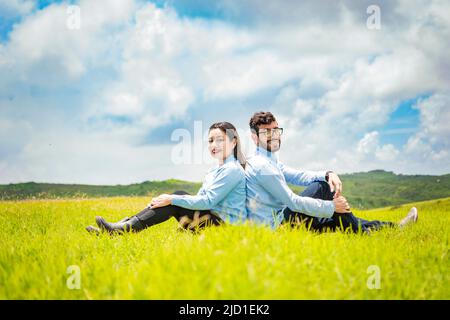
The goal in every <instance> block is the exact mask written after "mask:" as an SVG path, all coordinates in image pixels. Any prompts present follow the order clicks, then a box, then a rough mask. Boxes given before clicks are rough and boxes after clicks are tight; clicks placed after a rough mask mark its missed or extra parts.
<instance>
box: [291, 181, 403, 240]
mask: <svg viewBox="0 0 450 320" xmlns="http://www.w3.org/2000/svg"><path fill="white" fill-rule="evenodd" d="M300 196H302V197H310V198H316V199H321V200H333V196H334V192H331V190H330V185H329V184H328V183H327V182H325V181H317V182H313V183H311V184H310V185H309V186H308V187H307V188H306V189H305V190H304V191H303V192H302V193H300ZM283 223H290V224H291V225H292V226H295V225H298V224H302V223H304V224H305V225H306V226H307V227H308V229H310V230H314V231H319V232H321V231H326V230H331V231H336V230H342V231H346V230H349V231H352V232H362V233H369V232H370V231H371V230H377V229H380V228H381V227H384V226H395V225H396V224H395V223H392V222H384V221H378V220H373V221H368V220H364V219H361V218H357V217H355V216H354V215H353V213H351V212H350V213H344V214H340V213H336V212H335V213H334V214H333V216H332V217H331V218H316V217H312V216H309V215H307V214H304V213H300V212H294V211H292V210H291V209H289V208H286V209H285V210H284V220H283Z"/></svg>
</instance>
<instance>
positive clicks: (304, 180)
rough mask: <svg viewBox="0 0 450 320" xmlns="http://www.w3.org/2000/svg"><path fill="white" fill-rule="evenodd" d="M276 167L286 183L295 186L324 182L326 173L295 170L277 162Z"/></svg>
mask: <svg viewBox="0 0 450 320" xmlns="http://www.w3.org/2000/svg"><path fill="white" fill-rule="evenodd" d="M278 167H279V168H280V169H281V172H283V175H284V178H285V179H286V181H287V182H288V183H292V184H294V185H297V186H307V185H309V184H311V183H312V182H314V181H326V179H325V175H326V173H327V171H311V170H304V171H303V170H296V169H293V168H290V167H288V166H286V165H284V164H283V163H281V162H278Z"/></svg>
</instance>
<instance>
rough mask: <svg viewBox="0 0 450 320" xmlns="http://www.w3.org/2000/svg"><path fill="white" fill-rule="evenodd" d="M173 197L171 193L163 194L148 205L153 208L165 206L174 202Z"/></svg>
mask: <svg viewBox="0 0 450 320" xmlns="http://www.w3.org/2000/svg"><path fill="white" fill-rule="evenodd" d="M172 198H173V197H172V195H170V194H162V195H160V196H157V197H156V198H153V199H152V201H151V202H150V204H149V205H148V206H149V207H150V208H152V209H156V208H160V207H165V206H168V205H170V204H172Z"/></svg>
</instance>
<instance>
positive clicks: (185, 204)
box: [172, 167, 244, 210]
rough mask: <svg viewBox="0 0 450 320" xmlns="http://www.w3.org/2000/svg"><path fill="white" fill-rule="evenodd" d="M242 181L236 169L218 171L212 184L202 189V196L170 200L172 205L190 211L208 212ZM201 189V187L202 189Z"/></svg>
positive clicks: (186, 196)
mask: <svg viewBox="0 0 450 320" xmlns="http://www.w3.org/2000/svg"><path fill="white" fill-rule="evenodd" d="M241 179H244V176H243V175H241V173H240V172H239V169H238V168H233V167H225V168H221V169H219V171H218V172H217V175H216V177H215V179H214V182H213V184H212V185H211V186H210V187H209V188H207V189H203V194H197V195H195V196H191V195H182V196H177V197H174V198H173V199H172V204H173V205H176V206H179V207H182V208H186V209H192V210H209V209H211V208H213V207H214V206H215V205H217V204H218V203H219V202H221V201H222V200H223V199H225V197H226V196H227V195H228V194H229V193H230V192H231V191H232V190H233V189H234V188H235V187H236V186H237V185H238V183H239V182H240V181H241ZM202 188H203V187H202Z"/></svg>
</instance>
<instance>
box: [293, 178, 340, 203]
mask: <svg viewBox="0 0 450 320" xmlns="http://www.w3.org/2000/svg"><path fill="white" fill-rule="evenodd" d="M300 196H303V197H312V198H320V199H323V200H331V199H332V198H333V194H332V193H331V191H330V185H329V184H328V182H326V181H314V182H312V183H311V184H309V185H308V187H307V188H306V189H305V190H304V191H303V192H302V193H301V194H300Z"/></svg>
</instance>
